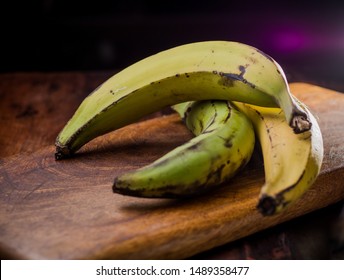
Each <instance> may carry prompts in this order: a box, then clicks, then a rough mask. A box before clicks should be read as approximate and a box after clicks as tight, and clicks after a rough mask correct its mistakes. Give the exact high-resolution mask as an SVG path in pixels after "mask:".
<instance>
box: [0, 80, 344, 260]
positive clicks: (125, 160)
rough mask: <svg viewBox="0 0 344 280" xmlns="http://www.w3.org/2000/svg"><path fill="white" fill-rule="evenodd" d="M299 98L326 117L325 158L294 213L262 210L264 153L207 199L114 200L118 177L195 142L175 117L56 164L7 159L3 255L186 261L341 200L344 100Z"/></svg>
mask: <svg viewBox="0 0 344 280" xmlns="http://www.w3.org/2000/svg"><path fill="white" fill-rule="evenodd" d="M291 89H292V91H293V93H294V94H295V95H296V96H297V97H298V98H299V99H301V100H302V101H304V102H305V103H306V104H307V105H308V106H309V107H310V108H311V109H312V110H313V112H314V113H315V114H316V115H317V116H318V117H319V123H320V126H321V129H322V132H323V136H324V145H325V158H324V163H323V167H322V171H321V174H320V176H319V178H318V180H317V181H316V183H315V184H314V186H313V187H312V188H311V189H310V190H309V191H308V192H307V193H306V194H305V195H304V197H303V199H302V200H300V201H299V202H298V203H296V204H295V205H294V206H293V207H291V208H290V209H289V211H287V212H285V213H282V214H280V215H277V216H273V217H262V216H261V215H260V214H259V213H258V212H257V211H256V208H255V206H256V203H257V198H258V194H259V190H260V187H261V185H262V184H263V182H264V172H263V167H262V162H261V159H260V158H259V155H257V154H256V155H255V156H254V158H253V160H252V162H251V163H250V164H249V165H248V166H247V168H245V170H243V171H242V172H241V173H240V174H238V176H236V177H235V178H234V179H232V180H231V181H230V182H228V183H226V184H224V185H222V186H220V187H218V188H216V189H214V191H212V192H211V193H208V194H207V195H204V196H200V197H195V198H193V199H185V200H168V199H143V198H133V197H125V196H121V195H118V194H113V193H112V190H111V186H112V182H113V179H114V177H115V176H116V175H117V174H120V173H122V172H125V171H127V170H131V169H134V168H138V167H141V166H143V165H146V164H148V163H150V162H152V161H153V160H155V159H156V158H158V157H160V156H161V155H163V154H164V153H166V152H168V151H169V150H171V149H173V148H174V147H176V146H178V145H180V144H182V143H184V142H185V141H187V140H189V139H190V138H191V137H192V135H191V134H190V133H189V132H188V131H187V130H186V128H185V127H184V125H183V124H182V123H181V121H180V120H179V118H178V116H177V115H176V114H172V115H169V116H162V117H157V118H153V119H150V120H145V121H142V122H139V123H136V124H132V125H130V126H127V127H125V128H122V129H119V130H117V131H115V132H113V133H110V134H108V135H106V136H103V137H100V138H98V139H96V140H94V141H92V142H91V143H89V144H88V145H86V146H85V147H84V148H83V149H82V150H81V151H80V152H79V153H78V154H77V156H75V158H72V159H69V160H64V161H55V159H54V147H53V145H49V146H46V147H43V148H41V149H39V150H36V151H34V152H31V153H18V154H16V155H15V156H11V157H6V158H4V159H2V160H1V162H0V163H1V165H0V186H1V189H0V201H1V205H0V252H1V253H2V254H5V255H7V256H11V257H14V258H25V259H94V258H95V259H98V258H102V259H103V258H114V259H152V258H153V259H178V258H186V257H189V256H192V255H194V254H196V253H199V252H202V251H205V250H207V249H210V248H213V247H215V246H219V245H222V244H225V243H228V242H230V241H233V240H236V239H239V238H241V237H244V236H247V235H250V234H252V233H255V232H258V231H260V230H263V229H265V228H268V227H272V226H274V225H277V224H279V223H282V222H284V221H287V220H290V219H293V218H295V217H298V216H301V215H304V214H306V213H309V212H311V211H314V210H316V209H319V208H323V207H326V206H328V205H330V204H333V203H335V202H338V201H341V200H343V198H344V143H343V139H344V124H343V121H344V112H343V111H344V110H343V109H344V95H342V94H340V93H336V92H334V91H331V90H328V89H324V88H321V87H317V86H313V85H309V84H303V83H296V84H292V85H291ZM45 121H46V120H45ZM52 129H54V128H52ZM47 133H49V132H48V131H47Z"/></svg>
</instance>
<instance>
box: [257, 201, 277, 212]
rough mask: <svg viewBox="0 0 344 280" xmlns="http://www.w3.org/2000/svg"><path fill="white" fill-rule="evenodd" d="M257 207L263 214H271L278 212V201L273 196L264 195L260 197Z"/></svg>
mask: <svg viewBox="0 0 344 280" xmlns="http://www.w3.org/2000/svg"><path fill="white" fill-rule="evenodd" d="M257 208H258V210H259V212H260V213H262V214H263V216H271V215H273V214H275V213H276V209H277V203H276V200H275V199H274V198H273V197H271V196H263V197H261V198H260V199H259V202H258V205H257Z"/></svg>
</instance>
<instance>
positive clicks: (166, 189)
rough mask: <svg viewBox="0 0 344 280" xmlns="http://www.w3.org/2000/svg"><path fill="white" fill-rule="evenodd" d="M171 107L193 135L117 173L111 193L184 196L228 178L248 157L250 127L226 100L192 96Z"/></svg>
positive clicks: (253, 138)
mask: <svg viewBox="0 0 344 280" xmlns="http://www.w3.org/2000/svg"><path fill="white" fill-rule="evenodd" d="M175 109H176V111H177V112H178V113H179V114H180V115H181V116H184V120H185V122H186V124H187V125H188V127H189V128H190V130H191V131H192V132H193V133H194V134H195V135H196V136H195V137H194V138H193V139H191V140H190V141H189V142H187V143H185V144H184V145H181V146H179V147H177V148H175V149H174V150H172V151H171V152H169V153H167V154H166V155H164V156H163V157H161V158H160V159H158V160H156V161H155V162H153V163H152V164H150V165H148V166H145V167H143V168H141V169H137V170H134V171H131V172H128V173H125V174H122V175H120V176H118V177H117V178H116V179H115V182H114V185H113V191H114V192H115V193H120V194H124V195H131V196H139V197H159V198H177V197H187V196H191V195H195V194H199V193H203V192H205V191H206V190H208V189H209V188H211V187H213V186H215V185H219V184H221V183H222V182H224V181H226V180H228V179H229V178H231V177H232V176H234V175H235V174H236V173H237V172H238V171H239V170H240V169H241V168H243V167H244V166H245V165H246V163H247V162H248V161H249V160H250V158H251V155H252V152H253V148H254V144H255V135H254V130H253V126H252V124H251V122H250V120H249V119H248V118H247V117H245V115H244V114H242V113H240V112H239V111H237V110H236V109H233V108H232V106H231V104H230V103H229V102H224V101H197V102H190V103H184V104H180V105H178V106H176V107H175Z"/></svg>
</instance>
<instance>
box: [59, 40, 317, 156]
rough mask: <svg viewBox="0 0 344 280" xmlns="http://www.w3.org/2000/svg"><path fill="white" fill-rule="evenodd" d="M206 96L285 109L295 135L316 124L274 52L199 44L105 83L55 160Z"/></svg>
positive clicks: (84, 106) (63, 138)
mask: <svg viewBox="0 0 344 280" xmlns="http://www.w3.org/2000/svg"><path fill="white" fill-rule="evenodd" d="M206 99H207V100H209V99H210V100H214V99H219V100H234V101H241V102H245V103H250V104H254V105H259V106H268V107H281V108H283V110H284V112H285V116H286V119H287V122H288V123H289V125H290V126H291V127H292V128H293V129H294V132H295V133H300V132H303V131H306V130H309V129H310V127H311V122H310V119H309V117H308V116H307V113H306V111H305V110H303V109H302V108H301V107H300V106H299V105H298V104H297V103H296V102H294V100H293V99H292V98H291V95H290V92H289V87H288V84H287V81H286V77H285V75H284V73H283V70H282V68H281V67H280V66H279V65H278V64H277V63H276V61H274V60H273V59H272V58H271V57H270V56H268V55H266V54H264V53H263V52H261V51H259V50H257V49H256V48H253V47H251V46H248V45H245V44H241V43H237V42H226V41H208V42H198V43H192V44H187V45H182V46H179V47H175V48H172V49H169V50H166V51H163V52H160V53H158V54H156V55H153V56H150V57H148V58H146V59H143V60H141V61H139V62H137V63H135V64H133V65H131V66H129V67H128V68H126V69H124V70H122V71H121V72H119V73H117V74H116V75H114V76H113V77H111V78H110V79H108V80H107V81H105V82H104V83H103V84H102V85H100V86H99V87H98V88H97V89H96V90H94V91H93V92H92V93H91V94H90V95H89V96H88V97H86V98H85V99H84V101H83V102H82V103H81V104H80V106H79V108H78V109H77V111H76V112H75V114H74V115H73V117H72V118H71V119H70V120H69V121H68V123H67V124H66V126H65V127H64V128H63V129H62V131H61V132H60V133H59V135H58V137H57V139H56V143H55V144H56V154H55V156H56V159H61V158H64V157H68V156H70V155H72V154H73V153H75V152H76V151H77V150H78V149H79V148H81V147H82V146H83V145H84V144H86V143H87V142H89V141H90V140H92V139H93V138H95V137H98V136H100V135H102V134H105V133H108V132H110V131H112V130H115V129H117V128H120V127H123V126H125V125H127V124H130V123H132V122H134V121H136V120H138V119H139V118H140V117H142V116H144V115H147V114H149V113H152V112H154V111H157V110H160V109H162V108H164V107H166V106H170V105H174V104H177V103H181V102H184V101H194V100H206Z"/></svg>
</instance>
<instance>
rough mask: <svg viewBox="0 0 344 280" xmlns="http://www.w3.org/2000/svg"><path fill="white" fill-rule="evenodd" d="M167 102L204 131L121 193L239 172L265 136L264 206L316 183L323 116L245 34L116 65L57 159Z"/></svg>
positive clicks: (187, 187)
mask: <svg viewBox="0 0 344 280" xmlns="http://www.w3.org/2000/svg"><path fill="white" fill-rule="evenodd" d="M166 106H172V108H173V109H174V110H175V111H176V112H177V113H179V115H180V116H181V117H182V119H183V120H184V122H185V124H186V126H187V127H188V129H189V130H190V131H191V132H192V133H193V134H194V135H195V137H194V138H193V139H191V140H190V141H189V142H187V143H185V144H184V145H181V146H180V147H177V148H176V149H174V150H173V151H171V152H169V153H167V154H166V155H164V156H163V157H162V158H160V159H158V160H156V161H155V162H153V163H151V164H150V165H148V166H145V167H143V168H140V169H138V170H134V171H131V172H128V173H126V174H122V175H120V176H119V177H117V178H115V182H114V185H113V191H114V192H116V193H121V194H125V195H133V196H140V197H174V198H175V197H185V196H192V195H195V194H199V193H202V192H205V191H207V190H208V189H209V188H211V187H213V186H216V185H219V184H221V183H223V182H224V181H226V180H228V179H229V178H231V177H232V176H234V175H235V174H236V173H237V172H238V171H239V170H240V169H241V168H243V167H244V166H245V165H246V164H247V162H248V161H249V160H250V158H251V155H252V152H253V148H254V145H255V140H256V138H257V139H258V140H259V143H260V145H261V149H262V152H263V159H264V170H265V178H266V180H265V184H264V186H263V187H262V189H261V193H260V197H259V202H258V209H259V210H260V211H261V213H262V214H264V215H272V214H275V213H279V212H281V211H282V210H283V209H285V207H286V206H287V205H289V204H291V203H292V202H294V201H296V200H297V199H298V198H299V197H301V195H302V194H303V193H304V192H305V191H306V190H307V189H308V188H309V187H310V186H311V185H312V184H313V182H314V181H315V179H316V177H317V175H318V174H319V171H320V167H321V163H322V158H323V141H322V135H321V131H320V128H319V125H318V123H317V120H316V119H315V117H314V116H313V115H312V113H311V112H310V110H309V109H308V108H307V107H306V106H305V105H304V104H303V103H302V102H300V101H299V100H297V99H296V98H295V97H294V96H293V95H292V94H291V93H290V90H289V87H288V83H287V80H286V77H285V75H284V72H283V70H282V68H281V67H280V66H279V65H278V63H277V62H276V61H275V60H274V59H272V58H271V57H270V56H268V55H266V54H265V53H263V52H262V51H260V50H258V49H256V48H254V47H251V46H248V45H245V44H241V43H238V42H226V41H209V42H198V43H192V44H186V45H182V46H179V47H175V48H172V49H169V50H166V51H163V52H160V53H158V54H155V55H153V56H150V57H148V58H146V59H143V60H141V61H139V62H137V63H135V64H133V65H131V66H129V67H128V68H126V69H124V70H122V71H121V72H119V73H117V74H116V75H114V76H113V77H111V78H110V79H109V80H107V81H105V82H104V83H103V84H102V85H100V86H99V87H98V88H97V89H96V90H94V91H93V92H92V93H91V94H90V95H89V96H88V97H86V98H85V99H84V101H83V102H82V103H81V105H80V106H79V108H78V109H77V111H76V112H75V114H74V115H73V117H72V118H71V119H70V120H69V122H68V123H67V124H66V126H65V127H64V128H63V130H62V131H61V132H60V134H59V135H58V137H57V139H56V154H55V157H56V159H62V158H66V157H69V156H72V155H73V153H75V152H76V151H77V150H78V149H80V148H81V147H82V146H83V145H84V144H86V143H88V142H89V141H90V140H92V139H94V138H95V137H98V136H100V135H103V134H105V133H108V132H110V131H113V130H115V129H118V128H120V127H123V126H125V125H128V124H130V123H132V122H135V121H137V120H138V119H140V118H141V117H143V116H145V115H147V114H150V113H152V112H154V111H158V110H160V109H162V108H164V107H166Z"/></svg>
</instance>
